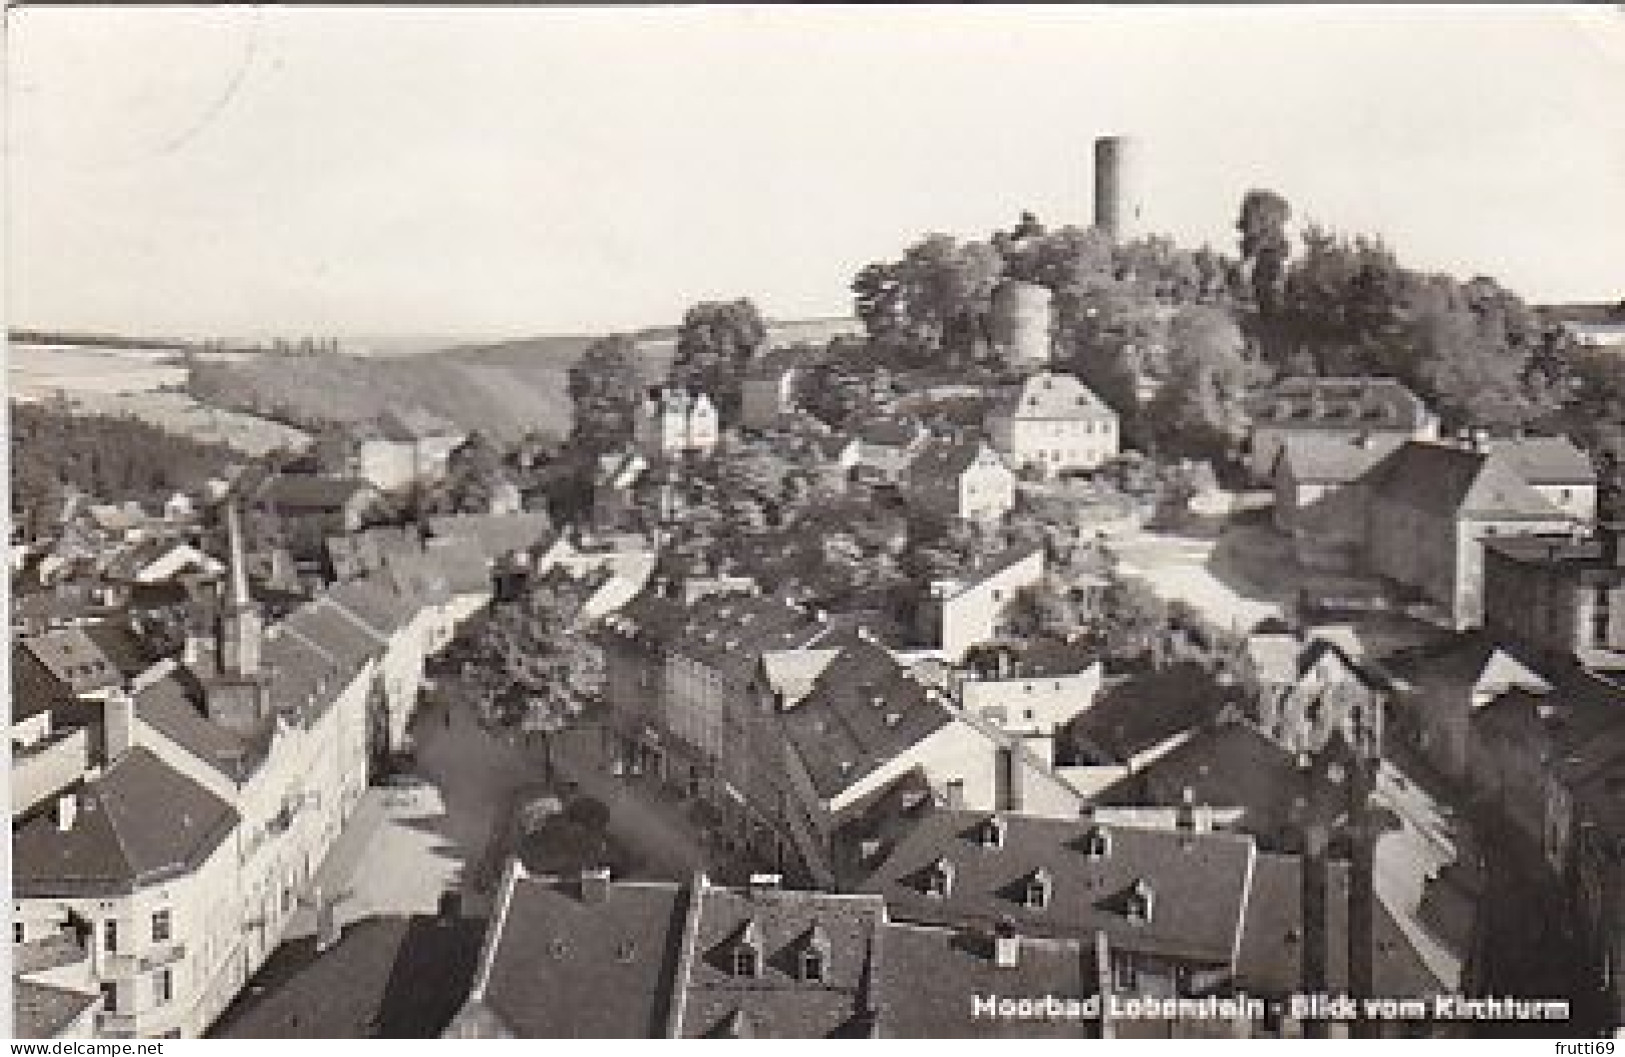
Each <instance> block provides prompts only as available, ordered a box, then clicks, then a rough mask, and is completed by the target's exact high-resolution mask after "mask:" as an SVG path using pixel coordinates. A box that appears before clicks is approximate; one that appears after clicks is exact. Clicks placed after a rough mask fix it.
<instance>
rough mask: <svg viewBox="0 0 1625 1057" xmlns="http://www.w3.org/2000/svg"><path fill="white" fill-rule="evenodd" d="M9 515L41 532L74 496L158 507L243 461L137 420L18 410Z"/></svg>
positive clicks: (17, 406) (36, 407) (34, 407)
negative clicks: (59, 507)
mask: <svg viewBox="0 0 1625 1057" xmlns="http://www.w3.org/2000/svg"><path fill="white" fill-rule="evenodd" d="M10 415H11V513H12V517H13V518H14V519H16V522H17V524H18V525H20V526H22V527H24V528H27V527H29V526H38V525H39V524H40V519H43V518H48V517H50V516H51V513H52V511H53V509H54V508H55V506H56V504H58V503H59V502H60V501H61V499H62V497H63V496H64V495H65V494H66V493H67V492H68V491H70V490H74V489H77V490H79V491H82V492H85V493H88V494H89V495H91V496H93V497H94V498H95V499H97V500H99V501H112V502H123V501H125V500H136V501H138V502H141V503H143V504H156V503H160V502H162V501H163V500H164V499H167V498H168V497H169V496H170V495H172V494H173V493H174V492H176V491H177V490H181V489H195V488H196V487H197V486H198V485H200V484H201V483H202V482H204V481H206V480H208V479H209V478H210V477H213V476H217V475H219V474H222V473H224V472H225V471H226V470H227V468H228V467H229V466H231V465H232V464H233V462H238V461H241V458H242V456H240V455H238V454H237V453H234V452H233V451H232V450H231V449H230V448H227V447H224V446H221V445H212V444H204V443H201V442H199V441H195V440H192V439H190V438H187V437H181V436H177V435H175V434H172V433H166V432H165V431H163V430H161V429H158V428H156V427H154V426H149V425H147V424H146V423H144V422H139V421H137V420H135V419H132V418H112V417H106V416H88V415H74V414H69V413H68V412H67V411H65V410H62V409H59V408H54V407H51V406H50V405H47V404H24V403H15V402H14V403H13V404H12V405H11V410H10Z"/></svg>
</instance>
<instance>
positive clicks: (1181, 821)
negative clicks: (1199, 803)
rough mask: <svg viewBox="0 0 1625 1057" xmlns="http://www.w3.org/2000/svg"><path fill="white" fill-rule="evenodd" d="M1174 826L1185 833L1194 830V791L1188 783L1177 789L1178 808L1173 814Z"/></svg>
mask: <svg viewBox="0 0 1625 1057" xmlns="http://www.w3.org/2000/svg"><path fill="white" fill-rule="evenodd" d="M1174 826H1175V827H1176V828H1177V829H1180V830H1183V831H1185V832H1187V833H1191V832H1194V831H1195V830H1196V793H1195V792H1194V791H1193V790H1192V789H1191V787H1190V786H1188V785H1187V786H1186V787H1185V788H1183V789H1181V790H1180V791H1179V809H1178V810H1177V811H1176V812H1175V814H1174Z"/></svg>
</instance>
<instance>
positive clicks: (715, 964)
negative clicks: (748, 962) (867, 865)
mask: <svg viewBox="0 0 1625 1057" xmlns="http://www.w3.org/2000/svg"><path fill="white" fill-rule="evenodd" d="M885 913H886V908H885V905H884V904H883V903H882V902H881V901H880V900H879V899H878V898H876V897H874V896H852V895H829V894H825V893H822V892H797V891H774V890H757V891H749V890H746V891H740V890H734V889H722V888H711V887H707V888H705V889H704V890H703V891H702V892H701V895H700V916H699V921H698V929H697V931H696V934H695V944H694V956H693V960H692V961H691V962H690V964H689V966H688V972H687V980H688V986H687V988H686V989H685V993H684V1002H683V1019H682V1034H683V1035H684V1036H685V1037H689V1038H704V1037H707V1036H715V1035H717V1034H722V1033H723V1032H722V1031H721V1030H719V1029H721V1028H722V1026H723V1025H724V1024H725V1022H726V1021H727V1019H728V1018H729V1017H731V1016H734V1015H741V1016H743V1017H744V1019H745V1020H746V1021H747V1022H748V1023H749V1024H750V1025H751V1031H752V1033H753V1034H754V1035H755V1036H757V1037H764V1038H780V1039H819V1038H828V1037H830V1036H833V1035H839V1034H845V1033H851V1032H852V1030H853V1025H854V1022H855V1021H858V1020H859V1019H860V1015H861V1014H862V1012H863V1011H864V1006H865V1001H866V996H865V979H864V977H865V971H866V968H867V966H868V962H869V955H870V948H871V945H872V943H873V941H874V936H875V931H876V929H877V928H878V927H879V924H880V922H881V920H882V919H883V918H884V917H885ZM815 929H816V930H817V935H818V936H819V938H820V939H821V940H822V941H823V942H826V943H827V945H828V946H827V948H826V949H827V954H828V957H827V959H826V960H825V962H824V966H823V978H822V980H818V981H804V980H802V979H800V978H799V975H798V970H799V956H800V954H801V952H802V950H803V949H804V947H806V946H807V945H808V944H809V942H810V937H812V936H813V935H814V931H813V930H815ZM747 932H748V934H749V935H750V936H751V938H752V939H753V940H754V942H756V943H757V944H759V948H758V949H759V951H760V955H761V973H760V975H758V976H756V977H754V978H748V979H741V978H740V977H737V976H735V975H734V973H733V963H732V955H733V951H734V948H735V946H736V945H737V943H738V941H739V939H740V938H741V937H742V936H743V935H745V934H747Z"/></svg>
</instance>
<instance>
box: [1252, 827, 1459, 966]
mask: <svg viewBox="0 0 1625 1057" xmlns="http://www.w3.org/2000/svg"><path fill="white" fill-rule="evenodd" d="M1348 899H1349V870H1348V864H1347V863H1345V862H1333V863H1332V864H1331V868H1330V870H1329V872H1328V877H1327V885H1326V907H1327V914H1326V926H1325V927H1326V940H1325V942H1326V952H1327V958H1326V977H1327V979H1326V985H1327V988H1328V990H1329V991H1331V993H1333V994H1339V993H1343V992H1346V991H1347V990H1348V981H1349V960H1348V952H1349V946H1348ZM1302 908H1303V874H1302V866H1301V860H1300V859H1299V858H1298V857H1297V856H1296V855H1277V854H1272V853H1269V852H1260V853H1259V855H1258V858H1257V861H1256V862H1255V863H1254V866H1253V885H1252V895H1251V897H1250V898H1249V899H1248V900H1247V919H1246V926H1245V927H1244V928H1243V930H1242V939H1241V953H1240V956H1239V957H1238V958H1237V961H1236V984H1237V986H1238V987H1239V988H1240V989H1242V990H1245V991H1248V992H1251V993H1253V994H1258V995H1287V994H1294V993H1297V992H1300V991H1302V989H1303V982H1304V981H1303V975H1302V958H1303V947H1304V943H1305V939H1304V934H1303V909H1302ZM1373 912H1374V914H1375V921H1374V929H1373V937H1372V938H1373V941H1374V949H1373V951H1372V970H1373V975H1374V977H1375V979H1374V980H1373V981H1372V983H1373V990H1374V991H1375V992H1376V993H1377V994H1379V995H1384V996H1391V997H1394V998H1429V997H1431V996H1433V995H1436V994H1439V993H1441V992H1444V991H1447V990H1449V988H1447V987H1445V986H1444V984H1443V982H1442V981H1440V980H1439V979H1438V978H1437V977H1436V976H1434V975H1433V973H1432V972H1431V971H1430V970H1429V969H1428V967H1427V965H1426V963H1425V962H1423V960H1422V959H1421V957H1420V956H1419V955H1418V954H1417V952H1416V949H1415V948H1414V947H1413V946H1412V945H1411V943H1410V942H1409V941H1408V940H1407V939H1406V938H1405V934H1404V933H1403V932H1402V931H1401V930H1400V928H1399V925H1398V924H1397V923H1396V922H1395V921H1394V918H1393V915H1392V913H1391V912H1390V911H1389V910H1388V909H1387V907H1386V906H1384V905H1383V903H1382V901H1381V900H1380V899H1379V900H1377V905H1376V906H1375V907H1374V908H1373Z"/></svg>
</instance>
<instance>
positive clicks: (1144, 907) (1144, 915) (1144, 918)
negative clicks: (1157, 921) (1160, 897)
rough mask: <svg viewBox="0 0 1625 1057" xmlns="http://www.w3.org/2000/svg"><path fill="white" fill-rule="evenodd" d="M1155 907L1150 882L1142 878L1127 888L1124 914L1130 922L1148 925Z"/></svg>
mask: <svg viewBox="0 0 1625 1057" xmlns="http://www.w3.org/2000/svg"><path fill="white" fill-rule="evenodd" d="M1155 907H1156V892H1155V891H1153V890H1152V888H1151V884H1150V882H1148V881H1146V880H1145V879H1144V878H1139V879H1136V880H1135V882H1134V884H1132V885H1130V886H1129V890H1128V901H1127V908H1126V911H1125V912H1126V914H1127V917H1128V919H1129V920H1130V921H1132V922H1134V923H1136V924H1139V925H1149V924H1150V923H1151V914H1152V911H1153V910H1154V909H1155Z"/></svg>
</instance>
